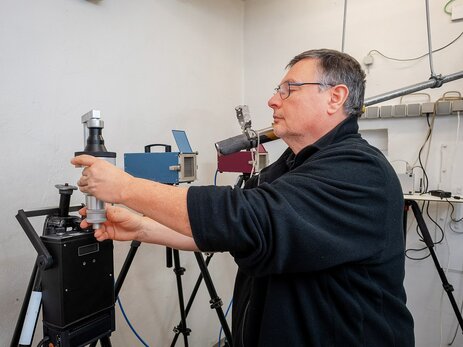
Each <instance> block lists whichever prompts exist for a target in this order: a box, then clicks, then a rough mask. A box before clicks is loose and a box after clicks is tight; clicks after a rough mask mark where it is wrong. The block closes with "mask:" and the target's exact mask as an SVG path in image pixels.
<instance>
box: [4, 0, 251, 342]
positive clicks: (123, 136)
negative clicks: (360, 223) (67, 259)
mask: <svg viewBox="0 0 463 347" xmlns="http://www.w3.org/2000/svg"><path fill="white" fill-rule="evenodd" d="M242 30H243V3H242V2H241V1H238V0H156V1H152V0H140V1H125V0H111V1H109V0H104V1H103V0H102V1H96V0H95V1H83V0H63V1H53V0H43V1H32V2H31V1H25V0H19V1H18V0H2V1H1V2H0V47H1V50H0V133H1V136H0V148H2V153H3V155H2V163H1V164H0V167H1V173H0V187H1V188H0V189H1V194H0V202H1V203H0V204H1V206H2V209H1V211H0V216H1V220H2V228H1V229H2V230H1V233H0V262H1V264H2V266H1V267H0V296H1V300H0V311H1V312H2V319H1V320H0V345H2V346H6V345H7V344H9V342H10V339H11V335H12V333H13V328H14V325H15V322H16V318H17V316H18V313H19V308H20V305H21V303H22V300H23V295H24V292H25V290H26V285H27V281H28V279H29V275H30V271H31V270H32V265H33V262H34V259H35V256H36V253H35V251H34V249H33V247H32V245H31V244H30V242H29V241H28V239H27V238H26V235H25V234H24V232H23V231H22V229H21V228H20V226H19V224H18V223H17V222H16V220H15V218H14V216H15V214H16V212H17V211H18V210H19V209H26V210H27V209H37V208H40V207H46V206H56V205H57V204H58V202H59V197H58V194H57V190H56V188H54V185H55V184H58V183H64V182H69V183H71V184H75V183H76V181H77V179H78V177H79V173H80V170H79V169H75V168H74V167H72V166H71V165H70V163H69V161H70V159H71V157H72V156H73V155H74V152H75V151H79V150H82V149H83V136H82V126H81V123H80V117H81V115H83V114H84V113H86V112H87V111H89V110H91V109H98V110H101V113H102V118H103V120H104V121H105V129H104V131H103V136H104V138H105V140H106V145H107V148H108V150H110V151H115V152H117V155H118V165H119V166H121V167H122V165H123V153H124V152H142V151H143V146H144V145H145V144H148V143H153V142H161V143H170V144H174V140H173V138H172V135H171V133H170V130H171V129H185V130H186V131H187V134H188V136H189V139H190V143H191V144H192V146H193V148H194V149H195V150H198V151H199V153H200V154H199V172H198V174H199V180H198V182H197V183H201V184H212V182H213V176H214V172H215V167H216V157H215V155H216V154H215V149H214V146H213V143H214V142H215V141H217V140H221V139H223V138H224V137H226V136H228V135H231V134H233V133H234V132H235V131H236V130H238V126H237V124H236V121H235V111H234V107H235V105H238V104H240V103H241V100H242V87H241V86H242V65H243V57H242V56H243V50H242ZM230 179H231V178H230ZM220 181H222V183H223V181H224V179H221V178H219V182H220ZM82 201H83V196H82V194H81V193H75V194H74V195H73V198H72V203H73V204H79V203H81V202H82ZM32 221H33V223H34V225H35V227H36V228H37V230H38V231H39V233H41V228H42V224H43V220H41V219H40V218H36V219H33V220H32ZM128 246H129V245H128V244H126V243H117V244H116V249H115V252H116V269H117V270H116V272H118V271H119V268H120V266H121V264H122V262H123V260H124V259H125V254H126V251H127V248H128ZM181 257H182V263H183V265H184V266H185V267H186V268H187V272H186V275H185V276H184V277H185V285H184V288H185V292H186V295H187V296H189V293H190V291H191V289H192V286H193V284H194V280H196V276H197V275H198V267H197V265H196V263H195V261H194V258H193V257H192V255H191V254H187V253H182V255H181ZM211 267H212V270H211V272H212V277H213V279H214V283H215V285H216V287H217V291H218V293H219V295H220V296H221V297H222V299H223V300H224V302H225V303H226V304H228V302H229V300H230V298H231V293H232V287H233V277H234V273H235V271H236V268H235V265H234V263H233V261H232V260H231V258H230V257H229V255H227V254H217V255H216V256H215V258H213V260H212V263H211ZM120 296H121V299H122V301H123V303H124V306H125V309H126V311H127V314H128V315H129V317H130V318H131V320H132V323H133V324H134V326H135V327H136V328H137V329H138V330H139V333H140V334H141V335H142V336H143V337H145V338H146V339H147V342H148V343H149V344H150V345H155V346H166V345H169V344H170V341H171V339H172V337H173V332H172V328H173V327H174V326H175V325H177V324H178V320H179V313H178V304H177V302H178V300H177V294H176V288H175V277H174V273H173V272H172V270H171V269H167V268H166V267H165V250H164V248H163V247H156V246H153V245H143V246H142V247H141V248H140V250H139V253H138V254H137V256H136V258H135V260H134V263H133V265H132V268H131V271H130V272H129V275H128V277H127V279H126V283H125V285H124V287H123V289H122V291H121V295H120ZM116 311H117V316H118V317H117V331H116V333H114V334H113V345H115V346H136V345H138V343H137V342H136V339H135V337H134V336H133V334H132V333H131V332H130V331H129V329H128V327H127V325H126V324H125V322H123V321H122V320H121V318H120V313H119V309H117V310H116ZM190 317H191V319H190V320H189V324H190V325H191V326H190V327H191V328H192V330H193V332H192V334H191V336H190V341H191V345H193V346H199V345H201V346H209V345H212V342H213V341H216V339H217V336H218V333H219V328H218V327H219V324H218V320H217V318H216V316H215V312H214V311H212V310H211V309H209V303H208V295H207V292H206V290H205V288H204V287H202V288H201V289H200V295H199V297H198V299H197V301H196V302H195V305H194V306H193V310H192V312H191V316H190ZM40 336H41V333H40V328H39V329H38V330H37V333H36V337H40ZM37 342H38V339H37V338H36V342H35V344H34V345H36V344H37ZM179 343H183V342H180V341H179Z"/></svg>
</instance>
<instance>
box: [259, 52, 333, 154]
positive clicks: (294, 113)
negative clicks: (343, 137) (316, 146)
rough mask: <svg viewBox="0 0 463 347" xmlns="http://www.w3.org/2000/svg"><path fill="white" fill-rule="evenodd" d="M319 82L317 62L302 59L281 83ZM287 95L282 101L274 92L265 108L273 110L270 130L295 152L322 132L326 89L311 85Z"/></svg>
mask: <svg viewBox="0 0 463 347" xmlns="http://www.w3.org/2000/svg"><path fill="white" fill-rule="evenodd" d="M284 82H293V83H295V82H319V79H318V72H317V61H316V60H314V59H303V60H300V61H299V62H297V63H296V64H295V65H293V66H292V67H291V68H290V69H289V71H288V72H287V73H286V75H285V77H284V78H283V80H282V81H281V84H283V83H284ZM290 89H291V90H290V95H289V97H288V98H287V99H285V100H282V98H281V96H280V94H279V93H275V95H273V96H272V97H271V98H270V100H269V101H268V105H269V106H270V107H271V108H272V109H273V129H274V132H275V135H277V136H278V137H280V138H281V139H282V140H283V141H285V142H286V143H287V144H288V146H289V147H291V149H292V150H293V151H294V152H295V153H297V152H298V151H299V150H300V149H302V148H304V147H306V146H308V145H310V144H312V143H314V142H315V141H317V140H318V139H319V138H320V137H321V136H323V135H324V133H325V132H326V131H325V129H324V125H323V122H324V118H326V113H327V107H328V102H329V98H330V93H331V92H330V88H329V87H328V88H324V89H323V90H320V87H319V86H318V85H316V84H314V85H304V86H299V87H297V86H291V87H290Z"/></svg>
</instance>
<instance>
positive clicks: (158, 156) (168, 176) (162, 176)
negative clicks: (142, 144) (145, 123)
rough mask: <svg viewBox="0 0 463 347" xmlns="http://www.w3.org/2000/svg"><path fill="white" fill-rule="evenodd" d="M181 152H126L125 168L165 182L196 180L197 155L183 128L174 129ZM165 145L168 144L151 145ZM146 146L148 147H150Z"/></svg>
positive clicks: (131, 172)
mask: <svg viewBox="0 0 463 347" xmlns="http://www.w3.org/2000/svg"><path fill="white" fill-rule="evenodd" d="M172 134H173V135H174V139H175V142H176V143H177V147H178V149H179V152H170V151H166V152H157V153H151V152H147V153H146V152H145V153H125V154H124V170H125V171H126V172H127V173H129V174H131V175H132V176H135V177H139V178H144V179H148V180H152V181H156V182H160V183H165V184H178V183H182V182H193V181H194V180H196V169H197V166H196V156H197V154H198V153H197V152H193V151H192V149H191V146H190V143H189V141H188V138H187V136H186V134H185V131H183V130H172ZM150 146H163V147H165V148H166V149H167V148H170V146H167V145H150ZM150 146H146V147H150Z"/></svg>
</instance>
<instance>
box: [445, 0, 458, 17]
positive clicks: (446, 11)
mask: <svg viewBox="0 0 463 347" xmlns="http://www.w3.org/2000/svg"><path fill="white" fill-rule="evenodd" d="M454 1H455V0H449V1H448V2H447V3H446V4H445V6H444V12H445V13H447V14H449V15H451V14H452V12H449V10H447V7H448V6H449V5H450V4H451V3H452V2H454Z"/></svg>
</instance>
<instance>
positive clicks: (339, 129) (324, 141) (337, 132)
mask: <svg viewBox="0 0 463 347" xmlns="http://www.w3.org/2000/svg"><path fill="white" fill-rule="evenodd" d="M358 129H359V126H358V123H357V117H356V116H350V117H347V118H346V119H344V120H343V121H342V122H341V123H339V124H338V125H337V126H336V127H334V128H333V129H332V130H330V131H329V132H328V133H326V134H325V135H324V136H322V137H321V138H319V139H318V140H317V141H316V142H314V143H313V144H311V145H308V146H307V147H304V148H303V149H302V150H301V151H300V152H299V153H298V154H297V155H294V153H293V151H292V150H291V149H290V148H288V149H287V150H286V151H285V154H286V155H287V157H286V163H287V165H288V167H290V168H293V167H295V166H299V165H300V164H302V162H304V161H305V160H306V159H307V158H309V157H311V156H312V155H313V154H315V153H316V152H318V151H319V150H321V149H323V148H325V147H327V146H329V145H332V144H333V143H336V142H339V141H341V140H343V139H344V138H345V137H347V136H351V135H355V134H358Z"/></svg>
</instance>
